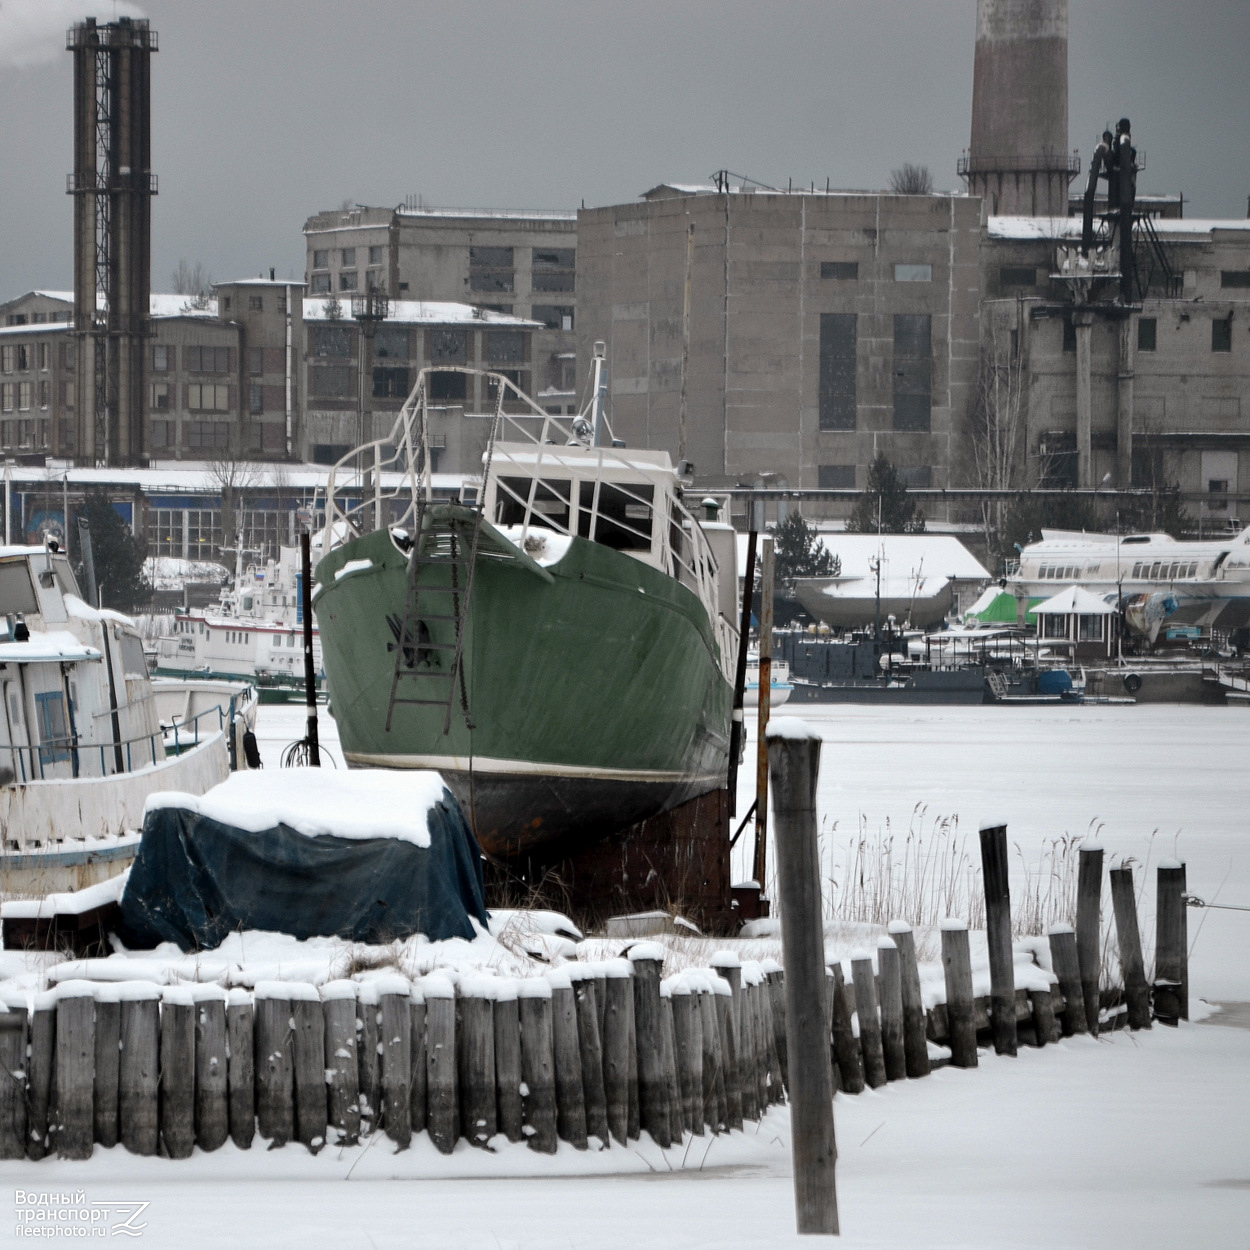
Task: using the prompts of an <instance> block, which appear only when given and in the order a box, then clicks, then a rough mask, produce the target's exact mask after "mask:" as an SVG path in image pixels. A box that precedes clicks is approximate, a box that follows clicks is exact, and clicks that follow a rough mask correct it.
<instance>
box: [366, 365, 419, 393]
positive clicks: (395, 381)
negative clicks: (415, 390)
mask: <svg viewBox="0 0 1250 1250" xmlns="http://www.w3.org/2000/svg"><path fill="white" fill-rule="evenodd" d="M410 389H411V388H410V387H409V385H408V370H407V369H374V371H373V398H374V399H407V398H408V391H409V390H410Z"/></svg>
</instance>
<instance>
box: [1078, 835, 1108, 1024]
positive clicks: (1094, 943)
mask: <svg viewBox="0 0 1250 1250" xmlns="http://www.w3.org/2000/svg"><path fill="white" fill-rule="evenodd" d="M1076 956H1077V960H1078V962H1079V964H1080V967H1081V994H1082V997H1083V998H1084V1001H1085V1027H1086V1028H1087V1029H1088V1030H1089V1031H1090V1032H1091V1033H1093V1034H1097V1033H1098V1028H1099V1025H1098V1015H1099V999H1098V979H1099V971H1100V969H1101V967H1102V847H1101V846H1082V847H1081V852H1080V867H1079V869H1078V871H1077V883H1076Z"/></svg>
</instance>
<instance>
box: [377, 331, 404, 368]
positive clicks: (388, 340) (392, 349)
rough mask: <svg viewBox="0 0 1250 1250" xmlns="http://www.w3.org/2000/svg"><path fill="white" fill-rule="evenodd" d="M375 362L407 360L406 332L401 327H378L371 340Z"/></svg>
mask: <svg viewBox="0 0 1250 1250" xmlns="http://www.w3.org/2000/svg"><path fill="white" fill-rule="evenodd" d="M373 355H374V358H375V359H376V360H407V359H408V331H407V329H405V327H403V326H379V327H378V331H377V334H375V335H374V338H373Z"/></svg>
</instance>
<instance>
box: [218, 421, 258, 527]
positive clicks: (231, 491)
mask: <svg viewBox="0 0 1250 1250" xmlns="http://www.w3.org/2000/svg"><path fill="white" fill-rule="evenodd" d="M208 475H209V477H210V478H211V479H212V482H213V484H214V485H215V486H216V487H217V489H218V490H219V491H220V492H221V549H222V550H223V551H237V550H238V547H239V542H240V540H241V535H240V533H239V523H238V514H239V510H240V508H241V505H242V503H243V495H244V492H246V491H248V490H250V489H251V488H252V487H254V486H256V485H258V484H259V483H260V479H261V468H260V466H259V465H257V464H255V463H254V462H253V461H251V460H248V459H246V458H245V457H244V455H243V453H242V452H241V451H240V450H239V449H238V448H237V447H236V446H234V445H233V444H232V446H231V447H230V448H229V449H228V450H225V451H223V452H222V453H221V454H220V455H219V456H218V457H216V458H215V459H213V460H210V461H209V462H208Z"/></svg>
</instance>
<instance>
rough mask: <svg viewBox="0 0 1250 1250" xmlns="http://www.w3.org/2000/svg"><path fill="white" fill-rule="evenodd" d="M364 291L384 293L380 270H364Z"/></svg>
mask: <svg viewBox="0 0 1250 1250" xmlns="http://www.w3.org/2000/svg"><path fill="white" fill-rule="evenodd" d="M365 290H366V291H385V290H386V283H385V282H383V281H382V271H381V270H380V269H366V270H365Z"/></svg>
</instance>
